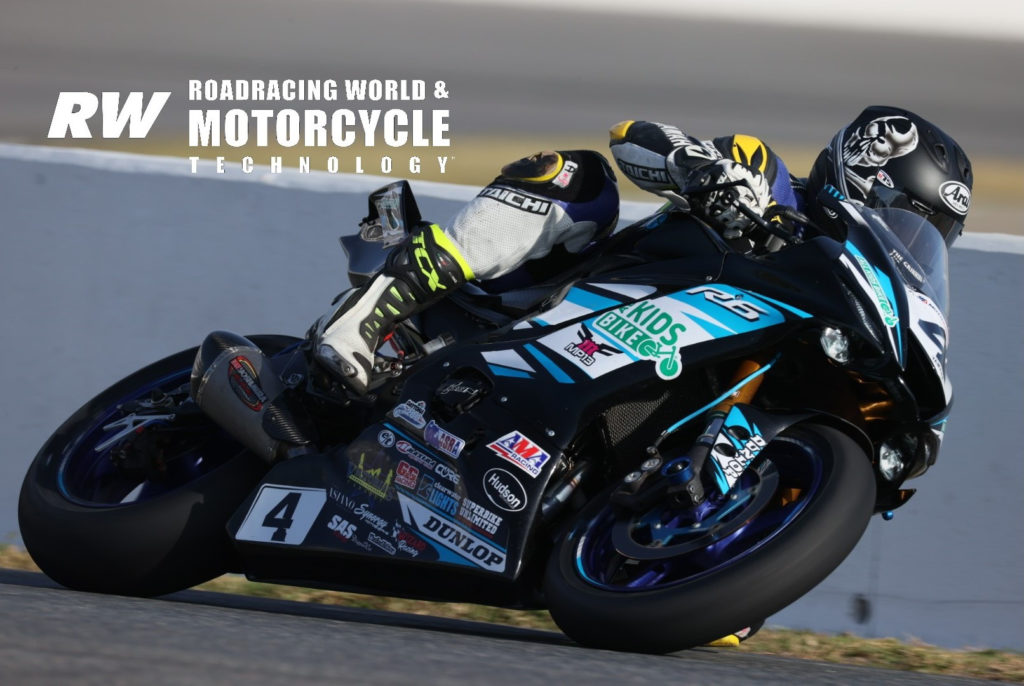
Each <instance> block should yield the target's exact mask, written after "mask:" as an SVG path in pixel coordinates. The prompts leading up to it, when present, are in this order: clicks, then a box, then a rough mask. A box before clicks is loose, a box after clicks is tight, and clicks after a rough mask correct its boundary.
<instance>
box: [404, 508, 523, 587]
mask: <svg viewBox="0 0 1024 686" xmlns="http://www.w3.org/2000/svg"><path fill="white" fill-rule="evenodd" d="M398 498H399V502H400V503H401V505H402V516H403V517H404V518H405V521H406V523H407V524H409V525H410V526H412V528H414V529H415V530H416V531H418V532H420V533H421V534H423V535H424V536H426V537H427V538H430V539H431V540H433V541H436V542H437V543H440V544H441V545H443V546H444V547H446V548H448V549H449V550H451V551H452V552H454V553H455V554H456V555H459V556H460V557H462V558H464V559H466V560H469V561H470V562H472V563H473V564H475V565H477V566H478V567H481V568H483V569H486V570H489V571H492V572H502V571H504V570H505V559H506V556H505V551H504V550H502V549H501V548H499V547H497V546H495V545H494V544H492V543H490V542H489V541H487V540H486V539H484V538H483V537H481V536H478V535H477V534H475V533H473V532H470V531H468V530H466V529H465V528H463V527H462V526H460V525H459V524H456V523H454V522H449V521H446V520H443V519H441V518H440V517H438V516H437V515H435V514H434V513H433V512H431V511H430V510H429V509H428V508H426V507H424V506H423V505H420V504H419V503H417V502H416V501H415V500H413V499H412V498H409V497H406V496H404V495H402V494H399V496H398Z"/></svg>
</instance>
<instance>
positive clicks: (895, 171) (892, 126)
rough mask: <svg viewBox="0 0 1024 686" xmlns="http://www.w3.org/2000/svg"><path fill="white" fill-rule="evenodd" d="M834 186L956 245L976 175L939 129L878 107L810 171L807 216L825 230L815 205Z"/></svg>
mask: <svg viewBox="0 0 1024 686" xmlns="http://www.w3.org/2000/svg"><path fill="white" fill-rule="evenodd" d="M828 184H830V185H832V186H835V187H836V188H837V189H839V191H840V192H841V193H843V195H845V196H846V197H847V198H849V199H851V200H855V201H858V202H863V203H864V204H865V205H867V206H868V207H873V208H879V207H893V208H898V209H904V210H909V211H911V212H913V213H914V214H917V215H919V216H921V217H924V218H925V219H927V220H928V221H929V222H931V223H932V224H934V225H935V227H936V228H938V230H939V231H940V232H941V233H942V236H943V238H944V239H945V241H946V245H947V246H951V245H953V241H955V240H956V239H957V237H958V236H959V235H960V233H961V232H962V231H963V227H964V221H965V219H966V218H967V211H968V210H969V209H970V206H971V188H972V186H973V185H974V175H973V173H972V171H971V163H970V161H969V160H968V159H967V155H966V154H965V153H964V151H963V149H962V148H961V147H960V146H959V145H958V144H957V142H956V141H955V140H953V139H952V138H950V137H949V136H948V135H947V134H946V133H945V132H943V131H942V130H941V129H939V128H938V127H937V126H935V125H934V124H932V123H931V122H929V121H927V120H925V119H923V118H921V117H920V116H918V115H916V114H914V113H913V112H909V111H907V110H904V109H900V108H897V107H883V106H874V107H868V108H867V109H865V110H864V111H863V112H861V113H860V115H859V116H858V117H857V118H856V119H854V120H853V121H852V122H851V123H850V124H848V125H847V126H845V127H843V128H842V129H840V130H839V132H838V133H836V135H835V137H834V138H833V139H832V141H831V142H830V143H829V145H828V147H826V148H825V149H824V150H822V151H821V154H819V155H818V159H817V160H815V162H814V167H813V168H812V169H811V174H810V176H809V177H808V179H807V198H808V206H809V207H808V209H809V210H810V214H811V216H812V217H813V218H815V219H818V220H819V223H822V222H824V223H826V224H827V223H828V219H827V218H826V217H823V216H821V213H820V212H819V211H818V210H817V208H816V205H817V203H816V202H815V198H816V197H817V194H818V192H819V191H821V189H822V188H824V187H825V185H828Z"/></svg>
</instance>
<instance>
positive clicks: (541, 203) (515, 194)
mask: <svg viewBox="0 0 1024 686" xmlns="http://www.w3.org/2000/svg"><path fill="white" fill-rule="evenodd" d="M477 197H482V198H491V199H492V200H497V201H498V202H500V203H503V204H505V205H508V206H509V207H514V208H516V209H517V210H523V211H524V212H529V213H531V214H547V213H548V210H549V209H551V203H550V202H549V201H547V200H544V199H543V198H538V197H535V196H533V195H528V194H526V193H522V192H520V191H517V190H513V189H511V188H502V187H501V186H487V187H486V188H484V189H483V190H482V191H480V193H478V194H477Z"/></svg>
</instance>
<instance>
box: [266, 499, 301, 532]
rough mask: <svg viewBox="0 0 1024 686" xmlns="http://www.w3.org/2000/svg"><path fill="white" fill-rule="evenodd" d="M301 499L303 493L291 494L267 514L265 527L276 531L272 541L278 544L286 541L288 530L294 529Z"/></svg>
mask: <svg viewBox="0 0 1024 686" xmlns="http://www.w3.org/2000/svg"><path fill="white" fill-rule="evenodd" d="M301 497H302V494H301V493H296V492H295V491H292V492H290V493H289V494H288V495H286V496H285V497H283V498H281V502H279V503H278V504H277V505H275V506H274V507H273V509H271V510H270V512H268V513H267V516H266V517H264V518H263V526H266V527H269V528H271V529H276V531H274V533H273V535H272V536H271V537H270V540H272V541H277V542H278V543H280V542H282V541H284V537H285V536H286V535H287V534H288V529H290V528H292V523H293V521H294V519H293V518H294V517H295V508H296V507H298V506H299V498H301Z"/></svg>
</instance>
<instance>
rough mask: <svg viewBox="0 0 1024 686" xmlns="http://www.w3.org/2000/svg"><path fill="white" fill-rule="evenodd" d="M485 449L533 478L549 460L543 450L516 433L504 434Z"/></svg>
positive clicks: (548, 456)
mask: <svg viewBox="0 0 1024 686" xmlns="http://www.w3.org/2000/svg"><path fill="white" fill-rule="evenodd" d="M487 447H488V448H490V449H491V450H493V451H494V452H495V453H496V454H497V455H498V456H499V457H502V458H504V459H506V460H508V461H509V462H511V463H512V464H514V465H515V466H517V467H519V468H520V469H522V470H523V471H524V472H526V473H527V474H529V475H530V476H531V477H534V478H536V477H537V475H538V474H540V471H541V470H542V469H543V468H544V464H545V463H546V462H547V461H548V460H550V459H551V455H549V454H548V453H546V452H544V449H543V448H541V447H540V446H539V445H537V444H536V443H534V442H533V441H531V440H530V439H529V438H527V437H526V436H524V435H523V434H521V433H519V432H518V431H513V432H511V433H507V434H505V435H504V436H502V437H501V438H499V439H498V440H496V441H494V442H493V443H488V444H487Z"/></svg>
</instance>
